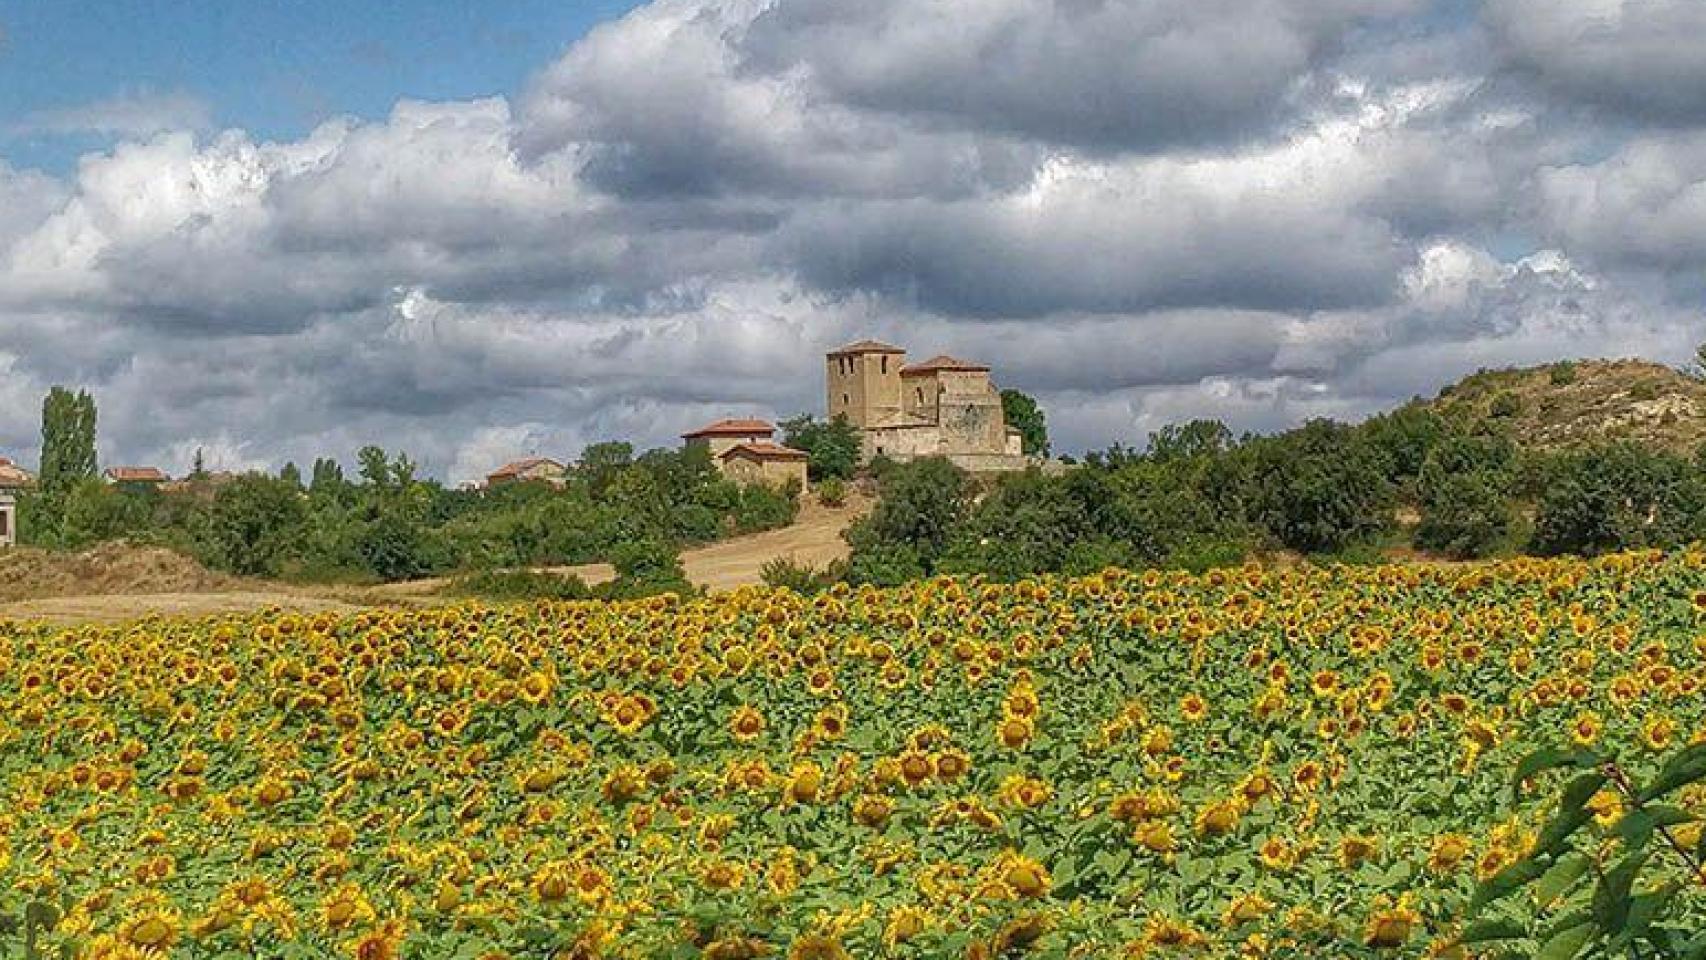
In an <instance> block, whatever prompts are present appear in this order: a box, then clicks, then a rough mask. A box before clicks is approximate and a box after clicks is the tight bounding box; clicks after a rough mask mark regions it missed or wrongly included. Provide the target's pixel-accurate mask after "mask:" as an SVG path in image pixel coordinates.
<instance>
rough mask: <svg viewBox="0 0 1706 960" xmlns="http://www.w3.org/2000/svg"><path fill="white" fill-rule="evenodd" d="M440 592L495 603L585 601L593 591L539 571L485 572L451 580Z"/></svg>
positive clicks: (569, 578)
mask: <svg viewBox="0 0 1706 960" xmlns="http://www.w3.org/2000/svg"><path fill="white" fill-rule="evenodd" d="M443 592H444V593H445V594H446V595H448V596H453V597H473V598H476V599H479V600H490V601H494V602H500V603H502V602H515V601H522V600H587V599H591V597H592V595H593V593H592V589H591V588H590V587H588V586H587V585H586V583H585V582H584V581H582V580H581V579H580V578H579V577H577V576H574V575H573V574H560V573H549V572H546V571H542V570H485V571H481V572H479V573H473V574H469V575H467V576H463V577H458V578H456V579H455V580H452V581H451V582H450V584H449V585H448V586H446V587H445V588H444V590H443Z"/></svg>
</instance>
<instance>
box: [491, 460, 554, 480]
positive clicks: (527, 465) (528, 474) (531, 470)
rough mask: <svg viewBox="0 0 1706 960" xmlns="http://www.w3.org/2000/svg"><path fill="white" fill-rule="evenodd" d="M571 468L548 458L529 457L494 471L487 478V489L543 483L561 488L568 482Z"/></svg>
mask: <svg viewBox="0 0 1706 960" xmlns="http://www.w3.org/2000/svg"><path fill="white" fill-rule="evenodd" d="M568 474H569V468H567V467H565V466H563V465H562V464H560V463H558V462H557V461H555V460H552V459H549V458H547V457H529V458H528V459H526V460H517V461H515V462H514V463H506V464H504V465H503V466H501V467H499V468H498V469H496V470H494V471H492V473H490V474H488V475H487V477H486V486H487V487H501V486H504V485H505V484H510V483H543V484H546V485H547V486H552V487H561V486H563V484H564V483H566V482H567V480H568Z"/></svg>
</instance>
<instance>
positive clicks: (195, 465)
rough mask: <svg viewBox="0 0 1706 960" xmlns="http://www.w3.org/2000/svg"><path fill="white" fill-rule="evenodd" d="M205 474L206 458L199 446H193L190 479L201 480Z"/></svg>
mask: <svg viewBox="0 0 1706 960" xmlns="http://www.w3.org/2000/svg"><path fill="white" fill-rule="evenodd" d="M206 476H207V458H206V457H205V456H203V455H202V452H201V448H200V447H196V448H195V459H194V460H193V461H191V463H190V479H191V480H201V479H203V478H205V477H206Z"/></svg>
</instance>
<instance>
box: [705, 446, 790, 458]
mask: <svg viewBox="0 0 1706 960" xmlns="http://www.w3.org/2000/svg"><path fill="white" fill-rule="evenodd" d="M737 454H740V455H743V456H748V457H751V458H752V459H754V460H804V459H806V457H807V454H806V452H805V451H804V450H795V449H794V448H793V447H784V446H780V445H778V444H774V443H743V444H741V445H740V446H738V447H730V448H729V449H728V450H726V451H724V453H723V455H722V457H720V458H719V459H722V460H727V459H728V458H730V457H732V456H735V455H737Z"/></svg>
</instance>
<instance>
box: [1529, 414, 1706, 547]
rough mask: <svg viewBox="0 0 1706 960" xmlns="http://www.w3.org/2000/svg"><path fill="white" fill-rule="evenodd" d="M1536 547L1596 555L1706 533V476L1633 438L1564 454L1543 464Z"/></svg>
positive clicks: (1675, 541) (1667, 543)
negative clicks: (1703, 476)
mask: <svg viewBox="0 0 1706 960" xmlns="http://www.w3.org/2000/svg"><path fill="white" fill-rule="evenodd" d="M1541 474H1542V477H1541V491H1540V503H1539V506H1538V508H1537V510H1536V513H1535V519H1534V540H1533V543H1532V545H1531V546H1532V549H1533V550H1534V551H1535V552H1537V553H1540V554H1546V555H1550V554H1561V553H1576V554H1584V555H1593V554H1599V553H1607V552H1611V551H1616V550H1630V549H1638V548H1643V547H1673V546H1678V545H1680V544H1684V543H1687V542H1689V541H1691V540H1696V539H1700V538H1701V537H1702V536H1706V478H1702V476H1701V474H1700V473H1699V471H1697V470H1695V469H1694V467H1693V464H1691V463H1689V462H1688V461H1686V460H1684V459H1682V458H1681V457H1677V456H1675V455H1672V454H1668V453H1654V452H1652V451H1649V450H1647V449H1645V448H1643V447H1641V446H1640V445H1638V444H1636V443H1633V442H1628V441H1625V442H1621V443H1613V444H1607V445H1603V446H1598V447H1589V448H1584V449H1581V450H1576V451H1571V452H1568V453H1564V454H1560V455H1558V456H1556V457H1554V458H1552V459H1551V460H1550V461H1548V462H1546V463H1545V464H1544V466H1543V467H1542V468H1541Z"/></svg>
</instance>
